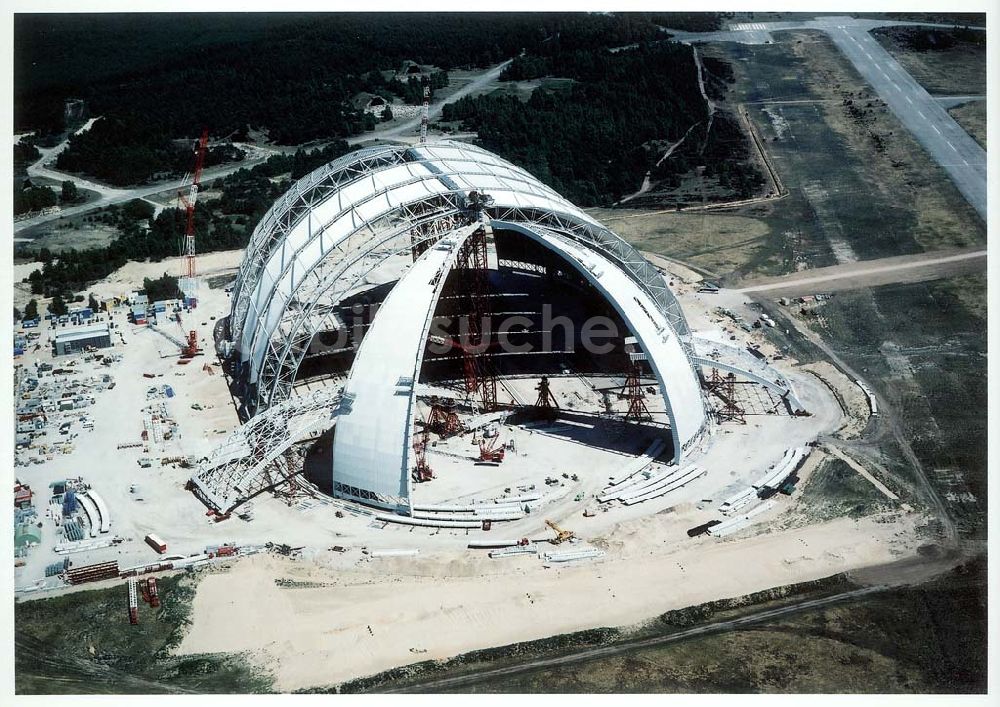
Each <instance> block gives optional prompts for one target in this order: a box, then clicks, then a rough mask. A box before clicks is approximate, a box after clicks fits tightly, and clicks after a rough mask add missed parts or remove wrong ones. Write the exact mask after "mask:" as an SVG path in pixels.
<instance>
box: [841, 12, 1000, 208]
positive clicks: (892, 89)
mask: <svg viewBox="0 0 1000 707" xmlns="http://www.w3.org/2000/svg"><path fill="white" fill-rule="evenodd" d="M827 33H828V34H829V35H830V38H831V39H832V40H833V42H834V44H836V45H837V47H838V48H839V49H840V51H842V52H843V53H844V55H845V56H846V57H847V58H848V59H850V60H851V63H852V64H854V67H855V68H856V69H857V70H858V72H859V73H860V74H861V75H862V76H863V77H864V78H865V80H866V81H868V83H870V84H871V85H872V87H873V88H874V89H875V91H876V92H877V93H878V95H879V97H880V98H882V100H884V101H885V102H886V103H887V104H888V106H889V108H891V109H892V112H893V113H895V114H896V117H897V118H899V120H900V122H901V123H903V125H905V126H906V129H907V130H909V131H910V132H911V133H912V134H913V136H914V137H915V138H917V141H918V142H920V144H921V145H923V146H924V149H926V150H927V152H929V153H930V155H931V157H933V158H934V161H935V162H937V163H938V164H939V165H941V166H942V167H944V169H945V171H946V172H948V174H949V176H950V177H951V179H952V181H953V182H955V186H957V187H958V190H959V191H960V192H962V195H963V196H964V197H965V198H966V200H967V201H968V202H969V203H970V204H972V206H973V207H974V208H975V209H976V211H978V212H979V216H980V217H981V218H982V219H983V220H984V221H985V220H986V151H985V150H984V149H983V148H982V147H980V146H979V143H977V142H976V141H975V140H973V139H972V137H971V136H970V135H969V134H968V133H967V132H965V130H963V129H962V128H961V126H959V124H958V123H956V122H955V119H954V118H952V117H951V116H950V115H948V112H947V111H946V110H945V109H944V108H943V107H942V106H941V104H940V103H939V102H938V101H937V100H936V99H934V98H932V97H931V95H930V94H929V93H927V91H926V90H924V87H923V86H921V85H920V84H919V83H917V82H916V80H915V79H914V78H913V77H912V76H910V75H909V74H908V73H907V72H906V71H905V70H904V69H903V67H902V66H900V65H899V63H898V62H897V61H896V60H895V59H893V58H892V56H891V55H890V54H889V52H887V51H886V50H885V49H884V48H883V47H882V45H881V44H879V43H878V42H877V41H876V40H875V39H874V38H873V37H872V36H871V35H870V34H869V33H868V31H867V30H866V29H863V28H861V27H858V26H856V25H851V24H838V25H836V26H834V27H831V28H830V29H828V30H827Z"/></svg>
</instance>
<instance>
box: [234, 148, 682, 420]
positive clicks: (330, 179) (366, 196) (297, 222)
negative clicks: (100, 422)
mask: <svg viewBox="0 0 1000 707" xmlns="http://www.w3.org/2000/svg"><path fill="white" fill-rule="evenodd" d="M472 191H484V192H486V193H488V194H489V195H490V196H491V197H493V199H494V202H493V204H492V206H490V207H489V208H488V209H486V213H487V214H488V215H489V217H490V218H492V219H494V220H498V221H505V222H515V223H524V224H535V225H541V226H544V227H545V228H547V229H550V230H552V231H555V232H558V233H561V234H563V235H565V236H566V237H568V238H571V239H573V240H574V241H576V242H577V243H579V244H580V245H583V246H585V247H587V248H590V249H593V250H596V251H598V252H599V253H600V254H602V255H603V256H605V257H607V258H609V259H610V260H611V261H612V262H614V263H616V264H617V265H619V266H620V267H621V268H622V270H623V271H624V272H626V273H627V274H628V275H629V277H631V278H632V279H633V280H634V281H635V282H636V283H637V284H638V285H639V286H640V287H641V288H642V289H643V290H645V291H646V292H647V293H648V294H649V295H650V296H651V297H652V298H653V300H654V301H655V303H656V305H657V306H658V307H659V308H660V310H661V311H662V312H663V314H664V316H665V318H666V319H667V321H668V322H669V324H670V326H671V327H672V328H673V330H674V331H675V332H676V333H677V334H679V335H680V337H681V340H682V342H683V345H684V347H685V350H686V351H688V353H690V349H689V344H688V341H687V340H688V338H689V336H690V331H689V329H688V326H687V322H686V321H685V319H684V315H683V313H682V311H681V308H680V306H679V304H678V303H677V301H676V299H675V298H674V296H673V294H672V293H671V292H670V290H669V288H668V287H667V285H666V283H665V282H664V280H663V277H662V275H660V273H659V272H658V271H657V270H656V269H655V268H654V267H653V266H652V265H650V264H649V262H648V261H646V260H645V258H643V257H642V255H641V254H640V253H639V252H638V251H636V250H635V249H634V248H633V247H632V246H630V245H629V244H627V243H626V242H625V241H623V240H622V239H621V238H620V237H618V236H617V235H616V234H614V233H613V232H612V231H610V230H608V229H607V228H605V227H604V226H602V225H601V224H599V223H598V222H596V221H594V220H593V219H592V218H590V217H589V216H587V215H586V214H585V213H583V212H582V211H580V210H579V209H577V208H576V207H575V206H573V205H572V204H571V203H569V202H568V201H566V200H565V199H563V198H562V197H560V196H559V195H558V194H557V193H555V192H554V191H553V190H551V189H550V188H549V187H546V186H545V185H543V184H541V183H539V182H538V181H537V180H535V179H534V178H533V177H531V175H529V174H528V173H527V172H525V171H524V170H522V169H520V168H518V167H515V166H514V165H511V164H510V163H508V162H506V161H504V160H502V159H501V158H499V157H497V156H496V155H493V154H492V153H490V152H487V151H485V150H482V149H480V148H477V147H475V146H472V145H467V144H464V143H457V142H450V141H443V142H439V143H430V144H427V145H421V146H417V147H390V146H383V147H375V148H369V149H366V150H361V151H358V152H355V153H352V154H350V155H346V156H344V157H342V158H340V159H338V160H335V161H334V162H331V163H330V164H328V165H325V166H324V167H321V168H319V169H317V170H315V171H314V172H312V173H311V174H309V175H307V176H306V177H304V178H303V179H301V180H299V182H297V183H296V184H295V185H294V186H293V187H292V189H291V190H289V192H288V193H287V194H285V196H283V197H282V198H281V199H280V200H279V201H278V202H277V203H275V205H274V206H273V207H272V208H271V210H270V211H269V212H268V213H267V214H266V215H265V216H264V218H263V219H262V220H261V222H260V224H259V225H258V226H257V228H256V229H255V230H254V233H253V236H252V237H251V242H250V244H249V246H248V247H247V252H246V255H245V257H244V261H243V263H242V265H241V267H240V273H239V276H238V278H237V282H236V284H235V286H234V291H233V304H232V311H231V317H230V322H231V337H232V339H231V340H232V343H233V347H234V349H235V350H236V351H237V352H238V353H239V356H240V358H241V361H242V364H243V366H244V370H245V374H244V375H245V380H246V381H247V382H248V386H249V387H248V390H247V393H248V394H247V396H246V397H247V399H246V400H245V402H247V405H248V408H249V409H250V411H251V412H260V411H263V410H266V409H268V408H270V407H272V406H275V405H280V404H281V403H282V401H284V400H287V399H288V396H289V395H290V394H291V388H292V383H293V381H294V378H295V374H296V371H297V370H298V367H299V365H300V364H301V362H302V360H303V358H304V356H305V353H306V351H307V349H308V347H309V344H310V342H311V341H312V339H313V337H314V336H315V335H316V334H317V333H319V332H322V331H329V330H333V329H338V328H340V327H341V326H342V323H341V322H339V321H338V320H337V316H336V309H337V305H338V304H339V303H340V302H341V301H342V300H343V298H344V297H345V296H347V295H348V294H350V293H351V292H352V291H357V289H358V288H359V287H361V286H363V285H364V283H365V281H366V278H367V277H368V276H369V275H370V274H371V273H372V272H373V271H375V270H376V269H377V268H379V267H380V266H382V265H384V264H386V263H387V262H389V261H390V260H391V259H393V258H397V259H398V261H399V262H398V263H397V264H398V266H399V267H400V268H401V269H405V267H406V266H407V264H408V262H406V261H408V260H409V258H408V255H409V254H410V252H411V251H410V249H411V248H413V247H414V246H415V245H416V244H419V243H422V242H426V241H434V240H436V239H437V238H439V237H440V235H441V234H442V233H443V232H446V231H447V230H448V229H449V228H453V227H454V226H455V225H457V224H458V223H459V222H460V221H461V220H462V219H463V218H464V216H465V215H466V213H467V212H466V200H467V197H468V195H469V193H470V192H472Z"/></svg>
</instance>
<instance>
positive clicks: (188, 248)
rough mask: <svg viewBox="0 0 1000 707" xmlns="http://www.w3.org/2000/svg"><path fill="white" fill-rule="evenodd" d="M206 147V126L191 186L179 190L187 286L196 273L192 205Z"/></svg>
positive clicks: (192, 284)
mask: <svg viewBox="0 0 1000 707" xmlns="http://www.w3.org/2000/svg"><path fill="white" fill-rule="evenodd" d="M207 148H208V128H205V129H204V130H202V132H201V139H200V140H198V148H197V150H196V153H197V156H196V157H195V162H194V177H193V179H192V180H191V187H190V189H189V190H188V193H187V195H185V194H184V192H180V194H179V195H180V198H181V202H182V203H183V204H184V208H185V209H186V210H187V226H186V227H185V229H184V277H185V279H186V280H187V282H188V287H189V288H193V286H194V278H195V274H196V273H197V269H196V268H195V262H194V253H195V248H194V206H195V203H196V202H197V201H198V190H199V189H200V188H201V170H202V167H204V166H205V150H206V149H207ZM182 289H183V288H182ZM185 294H186V293H185Z"/></svg>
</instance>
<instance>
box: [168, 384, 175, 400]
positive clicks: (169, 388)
mask: <svg viewBox="0 0 1000 707" xmlns="http://www.w3.org/2000/svg"><path fill="white" fill-rule="evenodd" d="M166 393H167V397H168V398H172V397H174V389H173V388H171V387H170V386H169V385H168V386H167V387H166Z"/></svg>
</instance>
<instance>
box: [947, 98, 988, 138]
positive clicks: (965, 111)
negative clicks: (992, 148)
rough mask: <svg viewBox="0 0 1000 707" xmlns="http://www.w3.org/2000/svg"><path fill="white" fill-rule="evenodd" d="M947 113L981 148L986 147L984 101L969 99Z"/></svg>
mask: <svg viewBox="0 0 1000 707" xmlns="http://www.w3.org/2000/svg"><path fill="white" fill-rule="evenodd" d="M948 113H949V114H950V115H951V117H952V118H954V119H955V122H956V123H958V124H959V125H961V126H962V127H963V128H965V132H967V133H969V135H971V136H972V137H973V138H974V139H975V141H976V142H978V143H979V144H980V145H981V146H982V148H983V149H984V150H985V149H986V101H969V102H968V103H962V104H961V105H957V106H955V107H954V108H949V109H948Z"/></svg>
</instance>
